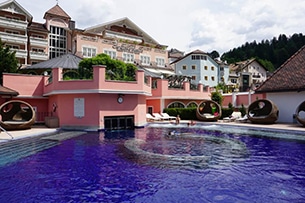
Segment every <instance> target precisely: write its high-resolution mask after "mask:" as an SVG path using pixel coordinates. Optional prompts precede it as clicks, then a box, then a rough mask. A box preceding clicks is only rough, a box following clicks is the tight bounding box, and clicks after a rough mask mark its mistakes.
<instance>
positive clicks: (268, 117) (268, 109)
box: [248, 99, 279, 124]
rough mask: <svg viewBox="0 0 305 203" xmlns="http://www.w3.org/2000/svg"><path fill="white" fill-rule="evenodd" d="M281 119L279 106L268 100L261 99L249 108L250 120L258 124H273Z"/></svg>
mask: <svg viewBox="0 0 305 203" xmlns="http://www.w3.org/2000/svg"><path fill="white" fill-rule="evenodd" d="M278 117H279V110H278V108H277V106H276V105H275V104H274V103H273V102H272V101H270V100H268V99H259V100H256V101H254V102H252V103H251V104H250V106H249V107H248V119H249V120H250V121H251V122H252V123H257V124H273V123H275V121H277V119H278Z"/></svg>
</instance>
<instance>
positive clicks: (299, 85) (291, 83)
mask: <svg viewBox="0 0 305 203" xmlns="http://www.w3.org/2000/svg"><path fill="white" fill-rule="evenodd" d="M304 90H305V46H303V47H302V48H301V49H299V50H298V51H297V52H296V53H295V54H294V55H292V56H291V57H290V58H289V59H288V60H287V61H285V62H284V63H283V64H282V65H281V66H280V67H279V68H278V69H277V70H276V71H275V72H274V73H273V74H272V75H271V76H270V77H269V78H268V79H267V80H266V81H265V82H264V83H262V84H261V85H260V86H259V87H258V88H257V89H256V90H255V91H256V92H287V91H304Z"/></svg>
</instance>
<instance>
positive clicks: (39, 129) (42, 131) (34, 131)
mask: <svg viewBox="0 0 305 203" xmlns="http://www.w3.org/2000/svg"><path fill="white" fill-rule="evenodd" d="M188 122H189V121H187V120H182V121H181V124H184V123H185V125H186V126H187V123H188ZM196 122H197V123H201V122H198V121H196ZM158 123H168V121H162V122H158ZM202 123H205V124H207V123H209V124H215V125H222V126H223V125H227V126H240V127H248V128H255V129H262V130H266V129H270V130H280V131H287V132H289V131H293V132H297V133H300V134H303V133H304V135H305V127H303V126H301V125H300V124H296V123H288V124H285V123H275V124H267V125H263V124H253V123H239V122H234V121H233V122H224V121H223V120H219V121H217V122H202ZM58 130H59V129H57V128H47V127H45V126H43V125H39V126H35V125H34V126H33V127H32V128H31V129H28V130H17V131H7V132H8V134H7V133H6V132H3V131H1V133H0V143H1V142H6V141H9V140H15V139H21V138H27V137H33V136H39V135H48V134H54V133H56V132H57V131H58ZM11 136H12V137H13V138H14V139H12V138H11Z"/></svg>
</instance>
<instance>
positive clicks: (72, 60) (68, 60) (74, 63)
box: [26, 54, 82, 69]
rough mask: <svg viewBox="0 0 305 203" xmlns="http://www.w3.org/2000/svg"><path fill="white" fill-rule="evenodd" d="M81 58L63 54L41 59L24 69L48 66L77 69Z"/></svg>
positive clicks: (47, 67) (48, 67) (46, 67)
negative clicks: (41, 60)
mask: <svg viewBox="0 0 305 203" xmlns="http://www.w3.org/2000/svg"><path fill="white" fill-rule="evenodd" d="M81 60H82V58H80V57H78V56H76V55H73V54H65V55H61V56H59V57H56V58H52V59H50V60H47V61H43V62H40V63H37V64H34V65H32V66H28V67H26V69H40V68H44V69H50V68H67V69H77V68H78V64H79V62H80V61H81Z"/></svg>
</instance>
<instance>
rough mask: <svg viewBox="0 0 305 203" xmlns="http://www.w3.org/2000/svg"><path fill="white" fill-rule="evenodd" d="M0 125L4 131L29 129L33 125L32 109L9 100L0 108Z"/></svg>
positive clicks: (23, 103)
mask: <svg viewBox="0 0 305 203" xmlns="http://www.w3.org/2000/svg"><path fill="white" fill-rule="evenodd" d="M0 115H1V117H2V119H1V121H0V125H1V127H2V128H4V129H5V130H24V129H29V128H31V126H32V125H33V124H34V123H35V111H34V109H33V107H32V106H31V105H30V104H28V103H26V102H24V101H20V100H11V101H8V102H5V103H3V104H2V105H1V106H0Z"/></svg>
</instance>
